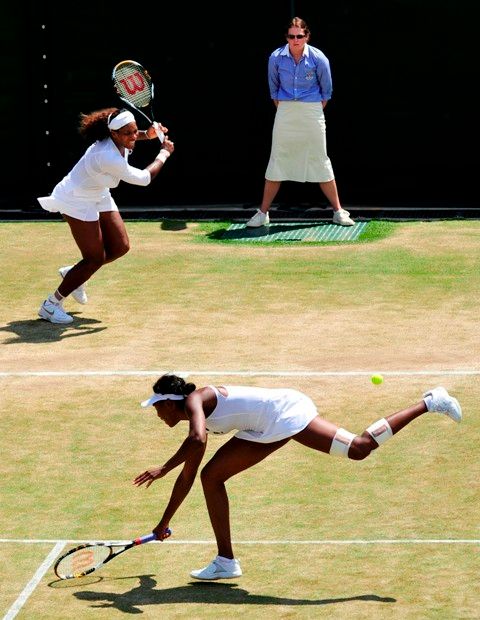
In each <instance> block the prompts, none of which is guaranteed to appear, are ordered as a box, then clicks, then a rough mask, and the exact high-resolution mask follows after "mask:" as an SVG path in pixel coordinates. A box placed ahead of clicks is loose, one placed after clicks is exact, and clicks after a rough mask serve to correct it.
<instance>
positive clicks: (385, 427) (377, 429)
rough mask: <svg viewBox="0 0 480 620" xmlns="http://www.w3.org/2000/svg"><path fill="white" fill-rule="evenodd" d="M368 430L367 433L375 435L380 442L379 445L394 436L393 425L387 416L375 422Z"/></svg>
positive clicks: (374, 437) (375, 438)
mask: <svg viewBox="0 0 480 620" xmlns="http://www.w3.org/2000/svg"><path fill="white" fill-rule="evenodd" d="M366 430H367V433H368V434H369V435H371V436H372V437H373V439H374V440H375V441H376V442H377V443H378V445H379V446H381V445H382V443H385V442H386V441H387V440H388V439H390V437H393V431H392V427H391V426H390V424H389V423H388V422H387V420H385V418H382V419H381V420H378V421H377V422H374V423H373V424H372V425H371V426H369V427H368V428H367V429H366Z"/></svg>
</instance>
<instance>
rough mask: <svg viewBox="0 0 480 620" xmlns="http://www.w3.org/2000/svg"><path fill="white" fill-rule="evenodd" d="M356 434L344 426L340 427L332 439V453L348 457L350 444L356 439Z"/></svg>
mask: <svg viewBox="0 0 480 620" xmlns="http://www.w3.org/2000/svg"><path fill="white" fill-rule="evenodd" d="M355 437H356V435H354V434H353V433H350V432H349V431H346V430H345V429H344V428H339V429H338V430H337V432H336V433H335V437H334V438H333V440H332V445H331V446H330V454H332V455H334V456H346V457H348V449H349V448H350V444H351V443H352V441H353V440H354V439H355Z"/></svg>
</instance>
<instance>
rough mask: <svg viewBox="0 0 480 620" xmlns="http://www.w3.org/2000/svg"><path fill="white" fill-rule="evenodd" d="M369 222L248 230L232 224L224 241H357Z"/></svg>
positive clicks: (291, 224)
mask: <svg viewBox="0 0 480 620" xmlns="http://www.w3.org/2000/svg"><path fill="white" fill-rule="evenodd" d="M367 226H368V222H356V223H355V225H354V226H338V225H337V224H329V223H319V222H285V223H278V224H270V226H261V227H259V228H247V227H246V226H245V224H231V225H230V226H229V227H228V228H227V229H226V230H225V232H224V233H223V235H222V241H243V242H244V241H251V242H253V243H255V242H256V243H259V242H263V243H265V242H272V241H301V242H304V243H305V242H306V243H309V242H316V243H318V242H319V241H320V242H322V241H323V242H324V241H355V240H356V239H358V237H359V236H360V235H361V234H362V232H364V230H365V229H366V227H367Z"/></svg>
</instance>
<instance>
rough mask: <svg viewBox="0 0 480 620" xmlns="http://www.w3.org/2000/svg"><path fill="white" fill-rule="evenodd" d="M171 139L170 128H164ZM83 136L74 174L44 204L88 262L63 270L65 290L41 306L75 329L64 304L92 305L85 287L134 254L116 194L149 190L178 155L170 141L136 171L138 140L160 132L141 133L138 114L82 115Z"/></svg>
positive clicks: (109, 110) (48, 317)
mask: <svg viewBox="0 0 480 620" xmlns="http://www.w3.org/2000/svg"><path fill="white" fill-rule="evenodd" d="M160 129H161V130H162V131H163V132H164V133H166V132H167V131H168V130H167V128H166V127H163V126H160ZM79 131H80V134H81V135H82V136H83V137H84V138H86V139H87V140H88V141H89V142H91V143H93V144H91V145H90V146H89V148H88V149H87V151H86V152H85V154H84V155H83V157H82V158H81V159H80V161H79V162H78V163H77V164H76V165H75V166H74V168H73V169H72V170H71V171H70V173H69V174H68V175H67V176H66V177H65V178H64V179H63V180H62V181H60V183H58V184H57V185H56V186H55V188H54V190H53V192H52V195H51V196H45V197H43V198H38V202H39V203H40V204H41V206H42V207H43V208H44V209H45V210H47V211H54V212H60V213H61V214H62V215H63V217H64V219H65V220H66V221H67V222H68V224H69V226H70V230H71V232H72V235H73V238H74V240H75V242H76V244H77V246H78V249H79V250H80V253H81V255H82V259H81V260H80V261H79V262H78V263H77V264H76V265H73V266H71V265H70V266H66V267H60V269H59V272H60V275H61V276H62V278H63V281H62V282H61V284H60V286H59V287H58V288H57V289H56V291H55V292H54V293H52V294H51V295H49V296H48V297H47V298H46V299H45V301H44V302H43V303H42V305H41V306H40V309H39V311H38V315H39V316H40V318H42V319H45V320H46V321H50V322H51V323H71V322H72V321H73V318H72V317H71V316H70V315H69V314H67V313H66V312H65V310H64V309H63V300H64V299H65V297H67V296H68V295H70V293H71V294H72V297H73V298H74V299H75V300H76V301H78V302H79V303H81V304H85V303H87V294H86V292H85V286H84V285H85V282H86V281H87V280H88V279H89V278H90V277H91V276H92V275H93V274H94V273H95V272H96V271H98V270H99V269H100V267H102V265H105V264H106V263H111V262H112V261H114V260H116V259H117V258H120V257H121V256H123V255H124V254H126V253H127V252H128V250H129V249H130V245H129V240H128V235H127V231H126V229H125V225H124V223H123V220H122V216H121V215H120V213H119V211H118V207H117V205H116V204H115V201H114V200H113V198H112V195H111V194H110V188H112V187H117V186H118V184H119V183H120V181H124V182H125V183H131V184H133V185H142V186H145V185H149V183H150V182H151V181H152V180H153V179H154V178H155V177H156V176H157V174H158V173H159V172H160V170H161V169H162V167H163V165H164V163H165V162H166V161H167V159H168V158H169V157H170V154H171V153H173V150H174V145H173V142H171V141H170V140H168V138H166V139H165V141H164V142H163V144H162V146H161V149H160V152H159V153H158V155H157V156H156V157H155V159H154V160H153V162H152V163H151V164H149V165H148V166H147V167H146V168H145V169H143V170H140V169H139V168H134V167H133V166H131V165H130V164H129V163H128V156H129V154H130V153H131V152H132V150H133V148H134V147H135V143H136V142H137V140H151V139H153V138H156V137H157V134H156V132H155V129H154V127H153V126H152V127H149V129H147V130H146V131H139V130H138V128H137V124H136V122H135V117H134V116H133V114H132V113H131V112H129V111H127V110H119V109H118V108H106V109H103V110H98V111H96V112H92V113H91V114H82V115H81V121H80V128H79Z"/></svg>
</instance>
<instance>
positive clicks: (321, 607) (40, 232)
mask: <svg viewBox="0 0 480 620" xmlns="http://www.w3.org/2000/svg"><path fill="white" fill-rule="evenodd" d="M229 225H230V223H219V222H216V223H203V224H202V223H194V222H188V223H185V225H182V226H174V225H173V226H166V225H162V222H133V221H132V222H127V229H128V232H129V235H130V240H131V251H130V253H129V254H127V255H126V256H125V257H124V258H122V259H120V260H119V261H117V262H115V263H112V264H111V265H107V266H105V267H104V268H102V269H101V270H100V271H99V272H98V273H97V274H96V275H95V276H94V277H93V278H92V280H91V281H90V282H89V284H88V288H87V290H88V294H89V303H88V304H87V305H85V306H79V305H76V304H75V302H74V301H73V300H67V302H66V304H65V309H66V310H67V312H69V313H71V314H73V316H74V317H75V321H74V323H72V324H71V325H67V326H60V325H52V324H50V323H46V322H44V321H41V320H40V319H38V318H37V310H38V307H39V306H40V303H41V302H42V300H43V299H44V298H45V296H46V295H47V294H49V293H50V292H52V291H53V290H54V289H55V288H56V286H57V285H58V282H59V276H58V272H57V270H58V267H60V266H62V265H68V264H72V263H73V262H75V261H76V260H78V254H77V249H76V246H75V245H74V242H73V240H72V238H71V236H70V233H69V231H68V229H67V225H66V224H63V223H60V222H15V223H14V222H11V223H9V222H3V223H0V247H1V248H2V266H3V270H2V278H1V279H0V292H1V298H2V300H3V303H2V306H1V308H0V343H1V347H0V382H1V393H2V397H1V410H0V453H1V454H2V496H1V508H0V615H1V616H2V617H4V618H5V619H8V620H10V619H12V618H14V617H16V618H19V619H24V620H44V619H45V620H47V619H48V620H52V619H57V618H58V619H63V618H73V617H75V618H82V620H83V619H89V618H95V619H98V618H105V619H106V620H113V619H118V618H127V617H129V616H130V615H132V614H142V617H143V618H145V619H147V618H160V617H165V618H169V619H170V618H172V619H177V618H179V619H180V618H188V619H192V618H194V619H200V620H201V619H206V618H225V617H231V618H240V617H242V618H248V619H257V618H259V619H260V618H272V617H276V618H299V619H301V618H333V619H337V618H338V619H342V620H343V619H344V618H346V617H348V618H354V619H364V618H365V619H366V618H382V619H383V618H385V619H390V618H391V619H397V618H398V619H400V618H401V619H403V618H409V619H410V618H415V619H416V618H422V619H448V620H451V619H460V618H462V619H464V618H472V619H473V618H478V601H479V600H480V586H479V584H478V569H479V557H480V556H479V551H480V526H479V521H478V512H479V507H480V506H479V483H478V481H479V479H480V464H479V459H478V457H477V455H476V444H477V441H476V437H478V434H479V432H480V419H479V402H480V387H479V376H480V366H479V363H478V352H479V351H480V330H479V328H478V300H479V298H480V275H479V274H480V252H479V249H480V222H478V221H435V222H403V223H376V224H374V226H372V229H371V230H372V234H371V235H370V236H369V235H368V234H365V235H364V236H363V237H362V238H359V239H357V240H355V241H351V242H350V241H347V242H328V243H319V242H315V241H314V242H311V243H305V242H302V243H289V242H288V241H286V242H285V243H279V242H275V243H268V242H266V243H262V242H258V241H257V242H256V243H248V242H242V239H239V238H238V234H237V233H236V234H235V239H234V242H228V239H225V238H224V237H223V232H224V230H226V229H227V228H228V226H229ZM167 371H176V372H183V373H188V374H189V380H190V381H193V382H194V383H196V384H197V386H201V385H206V384H209V383H215V384H217V385H221V384H226V385H229V384H233V385H235V384H238V385H240V384H243V385H257V386H264V387H293V388H297V389H300V390H302V391H304V392H305V393H307V394H308V395H309V396H310V397H311V398H312V399H313V400H314V401H315V403H316V404H317V407H318V410H319V413H320V415H322V416H323V417H325V418H327V419H330V420H332V421H333V422H335V423H337V424H339V425H341V426H344V427H345V428H347V429H348V430H350V431H352V432H355V433H361V432H362V431H363V430H364V429H365V428H366V426H368V425H369V424H370V423H372V422H373V421H375V420H377V419H379V418H380V417H383V416H385V415H388V414H390V413H393V412H394V411H397V410H399V409H401V408H403V407H404V406H406V405H409V404H411V403H413V402H417V401H418V400H420V398H421V396H422V393H423V392H424V391H425V390H427V389H428V388H431V387H435V386H436V385H443V386H445V387H446V388H447V389H448V390H449V391H450V392H451V393H452V394H453V395H454V396H456V397H457V398H458V399H459V401H460V403H461V404H462V407H463V412H464V421H463V422H462V424H460V425H456V424H454V423H453V422H452V421H451V420H449V419H447V418H445V417H444V416H439V415H435V414H432V415H430V416H429V415H426V416H423V417H422V418H420V419H419V420H416V421H414V422H413V423H412V424H411V425H410V426H408V427H407V428H406V429H404V430H402V431H401V432H400V433H399V434H398V435H397V436H395V437H394V438H393V439H392V440H391V441H389V442H388V443H387V444H386V445H384V446H382V447H381V448H379V449H378V450H376V451H375V452H374V453H373V454H372V455H371V456H370V457H369V458H368V459H366V460H365V461H362V462H354V461H347V460H344V459H339V458H333V457H329V456H327V455H324V454H321V453H317V452H314V451H309V450H308V449H307V448H304V447H302V446H300V445H298V444H296V443H295V442H293V441H292V442H290V443H288V444H287V445H286V446H285V447H284V448H282V449H280V450H279V451H278V452H276V453H274V454H273V455H272V456H271V457H269V458H268V459H267V460H266V461H264V462H263V463H261V464H259V465H258V466H256V467H255V468H253V469H251V470H248V471H246V472H244V473H243V474H241V475H239V476H237V477H236V478H234V479H233V480H231V481H230V482H229V483H227V488H228V492H229V495H230V502H231V506H230V508H231V520H232V534H233V539H234V548H235V551H236V554H237V556H238V558H239V559H240V561H241V563H242V568H243V571H244V575H243V577H241V578H239V579H234V580H229V581H219V582H214V583H204V582H195V581H194V580H193V579H191V578H190V576H189V573H190V570H192V569H196V568H201V567H202V566H205V565H206V564H208V563H209V562H210V561H211V559H212V557H213V556H214V555H215V545H214V539H213V533H212V531H211V527H210V524H209V521H208V516H207V511H206V507H205V504H204V500H203V495H202V491H201V485H200V481H199V480H197V481H196V483H195V485H194V487H193V489H192V491H191V493H190V495H189V496H188V498H187V499H186V501H185V502H184V504H183V505H182V506H181V508H180V510H179V511H178V513H177V515H176V516H175V518H174V520H173V521H172V523H171V527H172V529H173V536H172V538H171V539H170V541H167V542H164V543H153V544H148V545H145V546H142V547H139V548H137V549H133V550H131V551H129V552H127V553H126V554H124V555H122V556H121V557H119V558H118V559H116V560H114V561H113V562H111V563H110V564H108V565H107V566H105V567H104V568H103V569H101V570H100V571H99V572H98V573H94V574H93V575H91V576H89V577H86V578H84V579H82V580H71V581H64V582H62V581H59V580H58V579H57V578H56V577H55V575H54V573H53V570H52V566H53V562H54V560H55V559H56V557H57V556H58V555H60V553H61V551H62V550H63V549H66V548H68V547H69V546H71V545H73V544H75V543H76V542H77V541H84V540H112V539H115V540H117V539H125V540H127V539H131V538H133V537H136V536H138V535H142V534H146V533H148V532H149V531H151V528H152V527H153V526H154V525H155V524H156V523H157V521H158V519H159V517H160V515H161V513H162V511H163V508H164V506H165V504H166V502H167V499H168V497H169V495H170V491H171V488H172V485H173V482H174V480H175V478H176V471H173V472H171V473H170V474H169V475H168V476H167V477H166V478H164V479H162V480H158V481H156V482H155V483H154V484H153V485H152V486H151V487H150V488H149V489H144V488H140V489H138V488H136V487H134V485H133V484H132V481H133V478H134V477H135V476H136V475H137V474H138V473H140V472H141V471H144V470H145V469H146V468H147V467H149V466H152V465H156V464H159V463H162V462H164V461H165V460H166V459H167V458H168V457H169V456H171V454H172V453H173V452H174V451H175V450H176V449H177V447H178V445H179V442H180V441H181V440H182V439H183V437H184V435H185V428H186V427H184V426H182V425H178V426H177V427H176V428H174V429H168V428H167V427H166V426H165V425H163V423H162V422H161V421H159V420H158V419H157V418H156V416H155V415H154V413H153V409H151V410H150V409H149V410H147V411H145V410H142V409H141V408H140V406H139V403H140V401H141V400H143V399H144V398H146V397H147V396H148V395H149V394H150V392H151V386H152V384H153V383H154V381H155V379H156V378H157V377H158V376H159V375H160V374H162V373H163V372H167ZM373 373H382V374H383V376H384V379H385V381H384V383H383V384H382V385H380V386H374V385H372V383H371V382H370V375H371V374H373ZM225 440H226V438H225V437H223V438H222V437H216V436H211V437H210V438H209V445H208V448H207V454H206V456H205V462H206V460H207V459H208V457H209V456H211V455H212V454H213V452H214V451H215V450H216V449H217V448H218V447H219V446H220V445H222V444H223V443H224V442H225Z"/></svg>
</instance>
